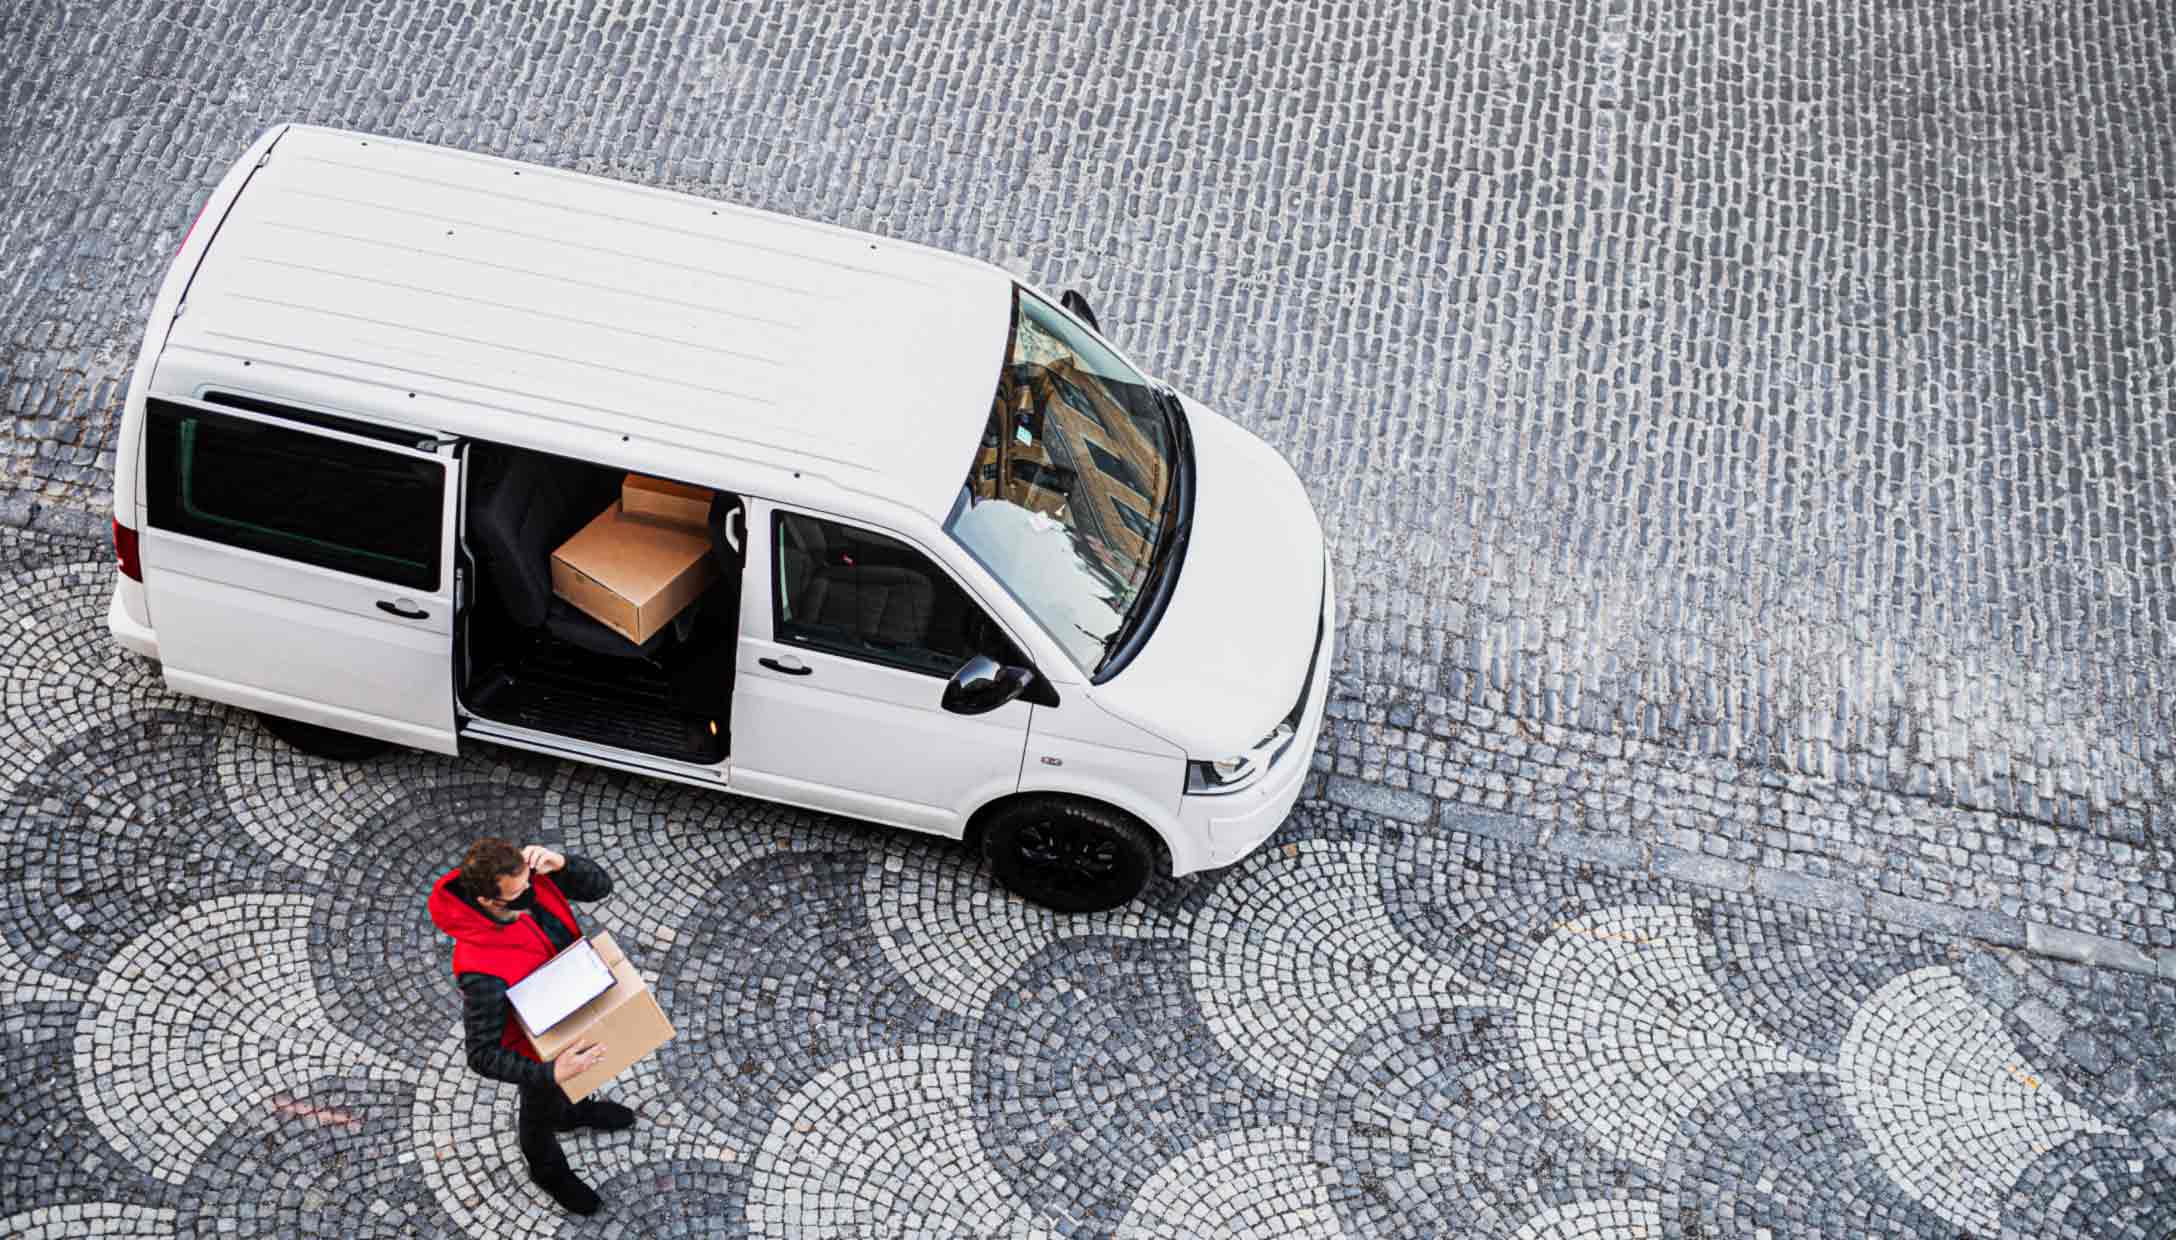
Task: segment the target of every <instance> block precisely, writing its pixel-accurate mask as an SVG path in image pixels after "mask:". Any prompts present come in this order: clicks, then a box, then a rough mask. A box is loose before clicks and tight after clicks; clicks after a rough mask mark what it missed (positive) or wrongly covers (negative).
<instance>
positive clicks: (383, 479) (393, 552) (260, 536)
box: [145, 400, 446, 590]
mask: <svg viewBox="0 0 2176 1240" xmlns="http://www.w3.org/2000/svg"><path fill="white" fill-rule="evenodd" d="M146 413H147V414H148V419H147V422H146V428H145V429H146V435H147V440H148V442H147V443H146V445H145V449H146V469H145V474H146V477H145V483H146V489H147V490H148V491H149V499H150V501H151V512H150V523H151V524H152V525H154V526H157V527H158V528H160V529H164V530H172V531H173V532H175V533H177V534H187V535H189V536H191V537H194V538H203V539H208V540H210V541H212V542H219V543H225V544H227V545H228V546H232V547H242V548H245V549H247V550H250V551H261V552H264V553H265V554H267V555H276V556H280V557H282V558H284V559H289V560H297V561H300V562H302V563H304V564H314V565H317V566H318V567H320V568H330V569H335V570H337V571H339V572H343V573H354V574H356V575H357V576H361V577H370V578H374V579H376V580H378V581H384V582H390V583H392V584H394V585H400V586H407V587H409V588H411V589H416V590H435V589H437V588H438V575H439V563H438V552H439V546H440V542H441V539H440V534H441V530H440V517H441V515H442V513H443V511H444V509H443V507H442V504H441V499H442V496H443V494H444V490H445V485H446V470H445V467H444V466H443V465H440V464H438V463H437V462H435V461H427V460H423V459H420V458H417V457H412V456H406V455H402V454H400V453H395V452H382V451H379V450H377V449H374V448H366V447H363V446H362V445H360V444H352V443H346V442H343V441H341V440H337V439H328V438H326V437H325V436H323V435H315V434H312V433H310V432H308V431H305V430H299V429H297V430H290V429H287V428H286V427H280V426H268V425H266V424H264V423H262V422H251V421H247V420H244V419H241V418H230V417H224V416H221V415H219V414H216V413H205V412H203V411H202V410H198V409H191V408H189V407H188V406H186V405H172V404H168V403H166V402H165V401H157V400H155V401H152V402H150V403H149V406H148V407H147V410H146Z"/></svg>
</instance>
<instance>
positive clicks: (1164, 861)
mask: <svg viewBox="0 0 2176 1240" xmlns="http://www.w3.org/2000/svg"><path fill="white" fill-rule="evenodd" d="M1034 803H1044V805H1077V807H1088V809H1092V811H1097V814H1114V816H1118V818H1123V820H1125V822H1129V824H1134V827H1138V829H1140V833H1142V835H1147V838H1149V844H1151V846H1153V848H1155V864H1153V870H1151V877H1158V879H1169V877H1171V842H1169V840H1164V833H1162V831H1158V829H1155V827H1153V824H1151V822H1147V820H1142V818H1140V814H1134V811H1129V809H1125V807H1123V805H1112V803H1110V801H1103V798H1097V796H1079V794H1075V792H1007V794H1005V796H999V798H997V801H990V803H988V805H984V807H981V809H977V811H975V814H970V816H968V822H966V831H964V833H962V835H960V844H962V846H966V848H968V851H970V853H973V855H975V857H977V859H979V857H984V842H986V827H988V822H990V818H994V816H997V814H999V811H1005V809H1012V807H1018V805H1034Z"/></svg>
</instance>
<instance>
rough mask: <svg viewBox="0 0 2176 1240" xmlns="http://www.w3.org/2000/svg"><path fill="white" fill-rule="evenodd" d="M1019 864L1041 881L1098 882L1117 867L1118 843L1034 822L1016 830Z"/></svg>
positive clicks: (1054, 825) (1115, 870)
mask: <svg viewBox="0 0 2176 1240" xmlns="http://www.w3.org/2000/svg"><path fill="white" fill-rule="evenodd" d="M1019 855H1020V861H1021V863H1022V865H1023V866H1024V867H1025V868H1026V869H1027V870H1028V872H1029V873H1030V874H1033V875H1034V876H1036V877H1037V878H1039V879H1042V880H1043V881H1045V882H1050V881H1061V882H1073V883H1079V882H1101V881H1102V880H1104V879H1107V878H1109V877H1111V875H1112V874H1114V873H1116V872H1117V870H1118V846H1117V845H1116V844H1115V843H1113V842H1112V841H1110V840H1109V839H1105V838H1099V837H1098V836H1095V835H1091V834H1088V833H1086V832H1081V831H1068V830H1066V829H1064V828H1063V827H1060V826H1058V825H1056V824H1054V823H1036V824H1034V825H1032V826H1029V827H1027V828H1026V829H1024V830H1022V831H1021V832H1020V844H1019Z"/></svg>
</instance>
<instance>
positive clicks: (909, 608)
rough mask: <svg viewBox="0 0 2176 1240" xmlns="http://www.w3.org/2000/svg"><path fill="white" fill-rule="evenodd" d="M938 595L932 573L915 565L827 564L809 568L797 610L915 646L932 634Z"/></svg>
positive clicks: (810, 619) (810, 618) (863, 634)
mask: <svg viewBox="0 0 2176 1240" xmlns="http://www.w3.org/2000/svg"><path fill="white" fill-rule="evenodd" d="M934 595H935V591H933V590H932V589H931V588H930V584H929V579H928V578H927V577H924V576H922V574H920V573H917V572H915V571H914V570H912V569H907V568H898V567H894V566H891V565H884V564H825V565H822V566H820V567H818V568H817V569H816V570H815V571H814V572H812V573H810V574H809V576H808V580H807V582H806V583H805V584H804V585H803V586H802V588H801V593H800V596H799V598H798V599H797V600H796V604H795V607H794V614H795V615H796V616H798V617H800V618H801V619H802V620H803V621H805V622H807V623H811V624H820V625H824V626H826V627H829V628H833V629H842V630H844V631H846V632H849V633H852V634H854V635H855V636H857V637H860V638H864V639H866V640H868V641H873V642H880V643H883V644H886V645H893V646H913V645H919V644H920V643H921V641H922V639H923V638H925V637H927V636H928V635H929V614H930V607H931V603H932V601H933V598H934Z"/></svg>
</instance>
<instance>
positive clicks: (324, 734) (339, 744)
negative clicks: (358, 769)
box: [257, 711, 390, 762]
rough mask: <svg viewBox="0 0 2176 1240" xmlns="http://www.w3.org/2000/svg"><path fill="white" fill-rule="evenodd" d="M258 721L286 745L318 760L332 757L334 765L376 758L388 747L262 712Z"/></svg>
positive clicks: (349, 734)
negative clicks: (335, 763)
mask: <svg viewBox="0 0 2176 1240" xmlns="http://www.w3.org/2000/svg"><path fill="white" fill-rule="evenodd" d="M257 718H258V719H260V720H262V721H263V722H264V730H265V731H267V732H270V733H271V734H272V735H274V736H277V737H279V738H280V739H281V740H283V741H286V742H287V743H288V744H290V745H292V746H294V747H295V748H297V749H299V750H301V751H302V752H304V753H306V754H311V755H314V756H316V757H319V758H331V759H332V760H333V761H335V762H360V761H362V760H363V759H365V758H375V757H377V756H378V755H379V754H381V753H384V752H385V751H386V750H387V749H388V748H390V746H389V745H388V744H387V743H386V742H384V741H381V740H379V739H378V738H376V737H374V736H357V735H355V734H354V733H353V732H340V731H336V730H334V729H332V728H321V727H319V726H317V725H316V724H314V723H304V722H302V721H301V720H299V719H283V718H281V717H280V716H278V715H267V714H265V713H264V712H262V711H259V712H258V713H257Z"/></svg>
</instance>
